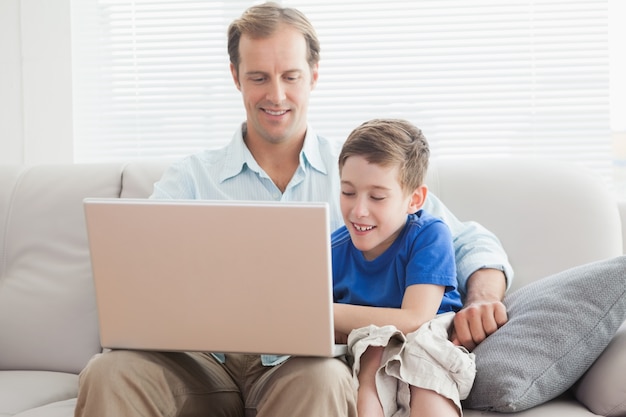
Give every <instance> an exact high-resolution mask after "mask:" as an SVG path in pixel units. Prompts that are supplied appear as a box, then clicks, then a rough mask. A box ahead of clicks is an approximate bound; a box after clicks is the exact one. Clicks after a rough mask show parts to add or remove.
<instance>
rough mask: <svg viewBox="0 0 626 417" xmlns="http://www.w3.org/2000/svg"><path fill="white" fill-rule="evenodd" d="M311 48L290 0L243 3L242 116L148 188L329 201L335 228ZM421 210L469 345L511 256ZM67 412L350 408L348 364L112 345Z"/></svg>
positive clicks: (480, 334)
mask: <svg viewBox="0 0 626 417" xmlns="http://www.w3.org/2000/svg"><path fill="white" fill-rule="evenodd" d="M319 50H320V48H319V42H318V40H317V36H316V34H315V31H314V29H313V27H312V26H311V24H310V22H309V21H308V20H307V19H306V17H304V15H302V14H301V13H300V12H298V11H297V10H294V9H289V8H282V7H280V6H278V5H276V4H272V3H268V4H264V5H260V6H253V7H251V8H250V9H248V10H247V11H245V12H244V13H243V15H242V16H241V18H239V19H237V20H235V21H234V22H233V23H232V24H231V26H230V27H229V30H228V52H229V55H230V61H231V64H230V70H231V73H232V77H233V80H234V82H235V85H236V87H237V88H238V89H239V90H240V92H241V94H242V97H243V102H244V106H245V109H246V122H245V123H244V124H243V125H242V126H241V128H240V129H239V130H238V131H237V132H236V133H235V135H234V138H233V140H232V141H231V142H230V144H228V145H227V146H226V147H224V148H222V149H218V150H207V151H204V152H201V153H198V154H196V155H192V156H190V157H188V158H186V159H184V160H182V161H180V162H178V163H175V164H174V165H172V166H171V167H170V168H169V169H168V170H167V171H166V172H165V173H164V175H163V178H162V179H161V180H160V181H159V182H158V183H157V184H155V188H154V193H153V195H152V198H164V199H179V198H181V199H182V198H185V199H194V198H195V199H246V200H280V201H289V200H309V201H328V202H329V204H330V206H331V212H332V217H333V227H338V226H339V225H340V224H341V214H340V211H339V204H338V198H339V175H338V168H337V155H338V151H339V146H340V144H335V143H332V142H329V141H327V140H325V139H324V138H321V137H319V136H317V135H316V134H315V133H314V132H313V130H312V129H311V128H310V127H309V126H308V125H307V110H308V103H309V97H310V94H311V92H312V91H313V89H314V88H315V85H316V84H317V80H318V76H319V73H318V69H319ZM425 208H426V209H427V210H428V211H430V212H431V213H434V214H435V215H438V216H440V217H442V218H443V219H444V220H445V221H446V223H448V225H449V227H450V228H451V231H452V234H453V236H454V239H455V250H456V257H457V264H458V274H457V275H458V278H459V288H460V289H461V291H462V293H463V294H464V295H465V300H466V305H465V308H464V309H463V310H461V311H460V312H459V313H458V317H457V318H456V320H455V330H454V332H453V336H452V340H453V342H455V343H457V344H463V345H465V346H466V347H468V348H469V349H473V347H475V346H476V344H478V343H480V342H481V341H482V340H483V339H484V338H485V337H486V336H487V335H488V334H490V333H492V332H493V331H495V330H496V329H497V328H498V327H499V326H501V325H502V324H504V323H505V322H506V320H507V316H506V309H505V308H504V306H503V305H502V303H501V302H500V301H501V299H502V297H503V295H504V291H505V288H506V279H505V274H504V272H503V271H506V274H507V276H511V275H510V274H511V272H510V266H509V265H508V262H507V260H506V255H505V254H504V251H503V250H502V248H501V247H500V246H499V244H498V242H497V239H496V238H495V237H494V236H493V235H492V234H491V233H489V232H487V231H486V230H484V229H482V228H481V227H480V226H479V225H477V224H474V223H471V224H461V223H460V222H459V221H458V220H457V219H455V218H454V216H453V215H452V214H451V213H450V212H449V211H448V210H447V209H446V208H445V207H444V206H443V205H442V204H441V203H440V202H439V201H438V200H437V199H436V198H435V197H434V196H431V197H429V199H428V201H427V204H426V206H425ZM268 244H270V242H268ZM75 415H76V416H89V417H91V416H94V415H98V416H115V417H124V416H131V415H132V416H150V417H154V416H259V417H283V416H284V417H286V416H289V417H291V416H299V417H306V416H311V417H313V416H315V417H318V416H328V417H333V416H337V417H339V416H356V393H355V392H354V389H353V386H352V381H351V371H350V368H349V367H348V366H347V365H346V364H345V363H344V362H343V361H341V360H338V359H334V358H302V357H290V358H287V357H277V356H271V355H261V356H259V355H229V354H227V355H223V354H212V353H161V352H129V351H112V352H107V353H104V354H102V355H99V356H97V357H96V358H94V359H93V360H92V361H90V363H89V364H88V365H87V367H86V368H85V369H84V370H83V372H82V373H81V376H80V386H79V395H78V403H77V406H76V414H75Z"/></svg>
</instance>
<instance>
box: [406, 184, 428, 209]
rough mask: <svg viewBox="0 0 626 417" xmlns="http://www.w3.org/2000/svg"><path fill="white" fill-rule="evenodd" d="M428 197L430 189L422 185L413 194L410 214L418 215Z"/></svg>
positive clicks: (410, 202)
mask: <svg viewBox="0 0 626 417" xmlns="http://www.w3.org/2000/svg"><path fill="white" fill-rule="evenodd" d="M427 195H428V187H427V186H426V185H420V186H419V187H417V188H416V189H415V190H414V191H413V193H411V200H410V201H409V209H408V213H409V214H413V213H416V212H417V211H418V210H419V209H421V208H422V206H423V205H424V203H425V202H426V196H427Z"/></svg>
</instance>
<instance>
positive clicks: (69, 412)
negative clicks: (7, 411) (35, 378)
mask: <svg viewBox="0 0 626 417" xmlns="http://www.w3.org/2000/svg"><path fill="white" fill-rule="evenodd" d="M75 408H76V398H72V399H69V400H64V401H57V402H55V403H52V404H47V405H44V406H41V407H37V408H31V409H30V410H27V411H24V412H23V413H19V414H16V415H14V416H13V417H74V409H75Z"/></svg>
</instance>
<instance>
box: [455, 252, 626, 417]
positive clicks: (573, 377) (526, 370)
mask: <svg viewBox="0 0 626 417" xmlns="http://www.w3.org/2000/svg"><path fill="white" fill-rule="evenodd" d="M504 304H505V305H506V306H507V309H508V312H509V321H508V322H507V323H506V324H505V325H504V326H502V328H500V329H499V330H498V331H496V332H495V333H493V334H492V335H491V336H489V337H488V338H487V339H485V341H483V342H482V343H481V344H480V345H479V346H478V347H477V348H476V349H475V350H474V353H475V354H476V368H477V374H476V380H475V383H474V387H473V388H472V391H471V392H470V395H469V397H468V398H467V399H466V400H465V401H464V406H465V407H466V408H473V409H479V410H489V411H499V412H517V411H522V410H526V409H528V408H531V407H534V406H536V405H539V404H542V403H544V402H546V401H548V400H551V399H553V398H555V397H557V396H558V395H560V394H561V393H563V392H565V391H566V390H567V389H568V388H570V387H571V386H572V385H573V384H574V383H575V382H576V381H577V380H578V379H579V378H580V377H581V376H582V375H583V374H584V373H585V371H586V370H587V369H588V368H589V367H590V366H591V365H592V364H593V362H594V361H595V360H596V358H597V357H598V356H599V355H600V354H601V353H602V351H603V350H604V348H605V347H606V346H607V345H608V343H609V341H610V340H611V338H612V337H613V335H614V334H615V332H616V331H617V329H618V328H619V327H620V325H621V324H622V322H623V321H624V319H625V318H626V256H620V257H617V258H613V259H608V260H605V261H599V262H594V263H591V264H587V265H582V266H579V267H575V268H572V269H569V270H567V271H564V272H560V273H558V274H555V275H552V276H550V277H547V278H544V279H541V280H538V281H535V282H533V283H531V284H528V285H526V286H524V287H522V288H520V289H519V290H517V291H515V292H513V293H511V294H509V295H507V296H506V297H505V299H504Z"/></svg>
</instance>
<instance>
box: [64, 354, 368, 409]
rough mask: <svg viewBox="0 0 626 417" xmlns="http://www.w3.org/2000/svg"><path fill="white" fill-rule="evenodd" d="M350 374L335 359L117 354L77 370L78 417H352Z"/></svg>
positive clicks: (353, 402)
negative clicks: (264, 360)
mask: <svg viewBox="0 0 626 417" xmlns="http://www.w3.org/2000/svg"><path fill="white" fill-rule="evenodd" d="M351 378H352V376H351V370H350V368H349V367H348V365H347V364H346V363H345V362H343V361H342V360H340V359H335V358H310V357H292V358H290V359H288V360H287V361H286V362H284V363H282V364H280V365H277V366H274V367H266V366H263V365H262V364H261V361H260V357H259V356H258V355H226V362H225V363H224V364H221V363H220V362H218V361H217V360H216V359H215V358H214V357H213V356H212V355H211V354H209V353H182V352H173V353H163V352H138V351H125V350H116V351H110V352H106V353H103V354H99V355H96V356H95V357H94V358H93V359H92V360H91V361H90V362H89V363H88V364H87V366H86V367H85V369H84V370H83V371H82V372H81V374H80V378H79V392H78V402H77V405H76V411H75V417H96V416H98V417H131V416H132V417H139V416H143V417H159V416H162V417H175V416H176V417H183V416H184V417H196V416H197V417H200V416H202V417H227V416H228V417H255V416H257V417H293V416H298V417H307V416H310V417H321V416H324V417H356V391H355V390H354V387H353V385H352V380H351Z"/></svg>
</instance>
